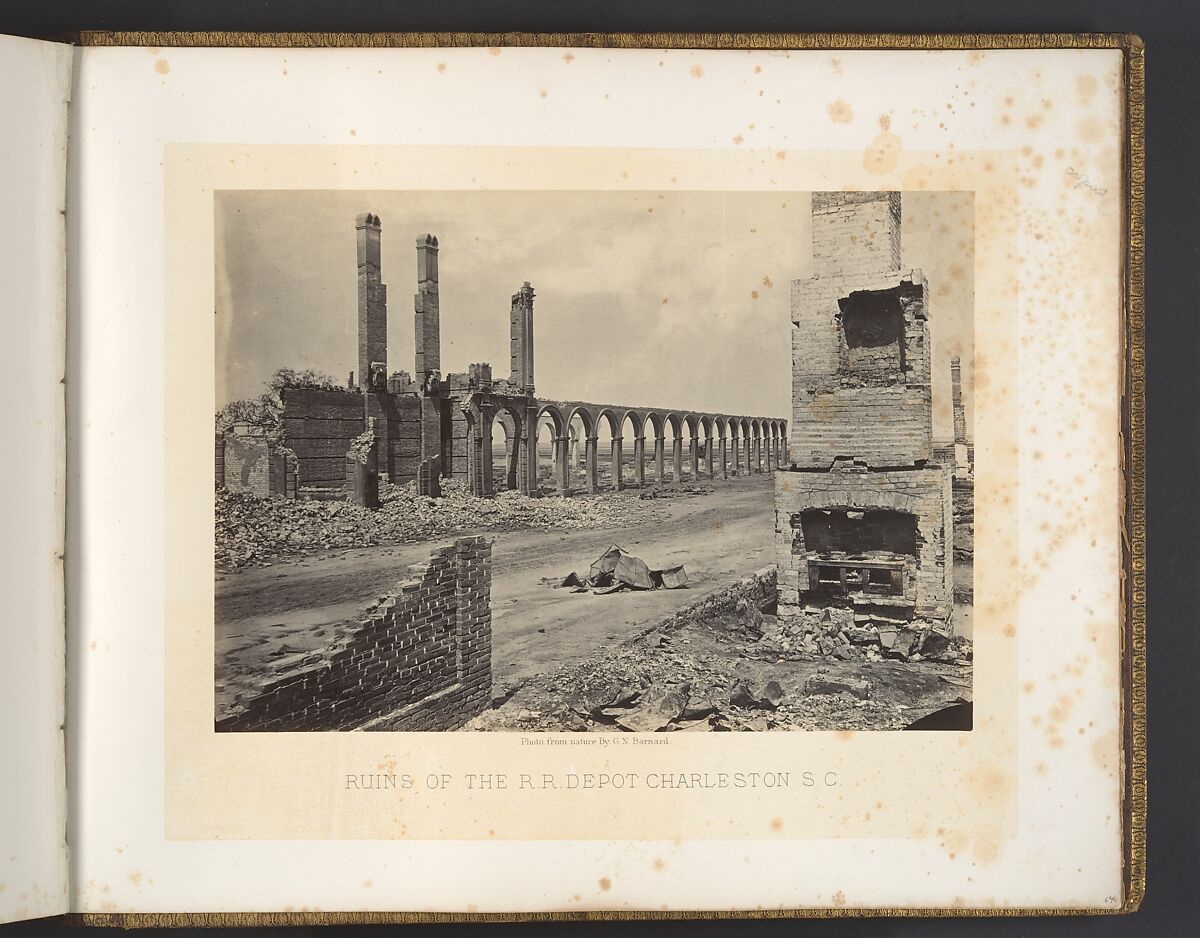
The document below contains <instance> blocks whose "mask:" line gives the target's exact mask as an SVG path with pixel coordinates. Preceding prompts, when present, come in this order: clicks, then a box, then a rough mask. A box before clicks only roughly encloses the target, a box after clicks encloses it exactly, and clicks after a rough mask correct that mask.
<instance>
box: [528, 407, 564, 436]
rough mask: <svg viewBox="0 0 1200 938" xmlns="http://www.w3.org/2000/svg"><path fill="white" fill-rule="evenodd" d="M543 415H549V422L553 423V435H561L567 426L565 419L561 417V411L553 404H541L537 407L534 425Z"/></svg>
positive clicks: (538, 422) (539, 422) (540, 420)
mask: <svg viewBox="0 0 1200 938" xmlns="http://www.w3.org/2000/svg"><path fill="white" fill-rule="evenodd" d="M543 416H547V417H549V418H550V420H551V422H552V423H553V424H554V435H555V436H562V435H563V431H564V430H565V429H566V426H567V422H566V420H564V419H563V414H562V411H561V410H559V409H558V408H557V407H556V406H555V405H554V404H543V405H542V406H541V407H540V408H538V412H537V417H536V418H534V426H538V425H540V424H541V422H542V417H543Z"/></svg>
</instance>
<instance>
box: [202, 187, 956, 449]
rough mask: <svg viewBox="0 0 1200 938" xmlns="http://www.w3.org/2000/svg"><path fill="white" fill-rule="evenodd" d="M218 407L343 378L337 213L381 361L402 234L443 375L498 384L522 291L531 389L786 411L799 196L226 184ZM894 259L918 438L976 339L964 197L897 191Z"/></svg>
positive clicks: (805, 237) (397, 330) (802, 240)
mask: <svg viewBox="0 0 1200 938" xmlns="http://www.w3.org/2000/svg"><path fill="white" fill-rule="evenodd" d="M215 202H216V204H215V211H216V218H215V221H216V268H217V269H216V287H217V289H216V306H217V308H216V314H217V362H216V368H217V373H216V378H217V405H218V406H220V405H222V404H224V403H226V402H227V401H230V400H236V399H238V398H245V397H252V396H256V395H258V394H261V393H262V391H263V384H264V382H265V381H266V379H267V378H268V377H269V376H270V375H271V374H272V373H273V372H274V371H275V370H276V369H277V368H280V367H290V368H297V369H300V368H313V369H316V370H318V371H322V372H325V373H327V374H329V375H331V376H333V377H334V378H336V379H337V380H338V381H339V382H344V381H345V379H346V376H347V374H348V372H349V371H351V370H352V369H354V368H356V367H357V357H358V354H357V342H356V330H357V325H356V322H357V299H356V258H355V232H354V219H355V216H356V215H358V214H359V213H361V212H366V211H371V212H374V213H375V214H377V215H379V216H380V218H381V221H382V228H383V234H382V238H383V281H384V283H385V284H387V287H388V367H389V370H390V371H395V370H399V369H404V370H406V371H409V372H412V371H413V312H412V294H413V292H414V291H415V289H416V251H415V248H414V242H415V239H416V237H417V235H418V234H423V233H425V232H430V233H432V234H435V235H437V237H438V240H439V243H440V247H441V251H440V254H439V260H440V289H441V330H442V372H443V374H446V373H449V372H451V371H466V370H467V366H468V364H470V363H471V362H482V361H486V362H491V364H492V371H493V374H495V375H496V376H497V377H507V375H508V310H509V306H510V301H511V296H512V294H513V293H514V292H516V290H517V289H518V288H519V287H520V286H521V283H522V281H525V280H528V281H530V282H531V283H532V284H533V287H534V290H535V291H536V293H537V299H536V300H535V302H534V328H535V354H536V360H535V365H534V375H535V380H536V385H537V392H538V395H539V396H541V397H545V398H556V399H575V400H589V401H593V402H597V403H614V404H641V405H655V406H662V407H673V408H688V409H693V410H703V411H714V412H721V413H732V414H746V415H752V416H777V417H789V416H790V410H791V344H790V338H789V336H790V332H789V330H790V320H789V312H790V309H789V305H790V281H792V280H793V279H797V278H806V277H808V275H809V269H810V252H811V237H810V226H809V196H808V193H805V192H797V193H778V192H620V191H591V192H529V191H526V192H492V191H459V192H431V191H419V192H418V191H413V192H404V191H386V192H353V191H313V192H307V191H296V190H290V191H283V190H280V191H226V192H219V193H217V195H216V200H215ZM903 212H904V215H903V230H902V237H903V263H904V266H905V267H910V268H913V267H919V268H921V269H923V270H924V271H925V274H926V276H927V277H928V279H929V283H930V289H931V291H932V298H931V302H930V307H931V315H930V328H931V332H932V335H933V349H934V352H933V354H934V377H935V382H934V401H935V411H934V432H935V435H936V436H938V437H941V438H946V437H950V436H952V435H953V434H952V424H951V414H950V403H949V395H950V376H949V373H950V365H949V361H950V356H951V355H954V354H959V355H961V356H962V357H963V383H964V396H965V398H966V402H967V419H968V427H970V425H971V420H972V417H973V407H972V406H971V394H970V391H971V386H972V384H973V382H972V380H971V376H972V371H971V361H970V359H971V348H972V333H973V322H972V316H973V305H974V282H973V264H974V255H973V241H974V201H973V197H972V195H971V193H909V194H906V195H905V197H904V205H903Z"/></svg>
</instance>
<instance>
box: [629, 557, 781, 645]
mask: <svg viewBox="0 0 1200 938" xmlns="http://www.w3.org/2000/svg"><path fill="white" fill-rule="evenodd" d="M777 580H778V573H777V569H776V566H775V564H771V565H770V566H767V567H762V568H760V569H758V570H755V571H754V572H753V573H751V574H750V575H749V576H744V577H742V578H741V579H740V580H738V581H737V582H736V583H733V584H731V585H729V586H727V587H725V588H724V589H721V590H717V591H716V592H714V593H709V594H708V595H707V596H703V597H701V598H700V599H698V600H696V601H695V602H694V603H692V604H690V605H688V606H684V607H683V608H682V609H680V610H679V611H678V612H676V613H673V614H672V615H670V616H668V617H667V618H665V619H663V620H662V621H661V622H659V623H658V624H657V625H656V626H655V627H654V629H651V631H668V632H669V631H671V630H672V629H677V628H680V627H681V626H684V625H687V624H688V623H689V622H692V621H694V620H696V619H705V618H709V617H711V616H718V615H722V614H724V613H727V612H733V611H734V610H735V609H737V604H738V601H739V600H741V599H745V600H746V601H748V602H750V603H752V604H753V605H754V606H755V607H756V608H758V609H762V608H764V607H765V606H768V605H770V604H771V603H773V602H775V596H776V584H777Z"/></svg>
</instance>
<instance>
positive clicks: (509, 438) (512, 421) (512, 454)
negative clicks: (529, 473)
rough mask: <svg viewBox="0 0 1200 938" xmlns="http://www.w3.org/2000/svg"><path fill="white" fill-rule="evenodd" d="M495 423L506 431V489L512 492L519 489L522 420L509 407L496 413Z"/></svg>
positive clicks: (504, 407) (502, 408)
mask: <svg viewBox="0 0 1200 938" xmlns="http://www.w3.org/2000/svg"><path fill="white" fill-rule="evenodd" d="M495 422H496V423H498V424H499V425H500V426H501V427H502V428H503V429H504V438H505V441H506V445H505V448H504V487H505V488H506V489H508V490H509V491H510V492H512V491H516V490H517V489H518V486H519V483H518V480H519V478H520V467H521V452H522V449H521V437H522V436H523V435H524V434H523V433H522V432H521V420H520V418H519V417H518V416H517V414H516V413H515V412H514V408H512V407H509V406H507V405H505V406H503V407H501V408H500V409H499V410H497V411H496V417H495Z"/></svg>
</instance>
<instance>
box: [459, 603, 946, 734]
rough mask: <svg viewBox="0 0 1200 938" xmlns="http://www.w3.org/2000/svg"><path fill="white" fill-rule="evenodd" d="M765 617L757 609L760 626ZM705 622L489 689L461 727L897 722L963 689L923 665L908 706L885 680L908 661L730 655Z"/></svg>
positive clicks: (724, 640)
mask: <svg viewBox="0 0 1200 938" xmlns="http://www.w3.org/2000/svg"><path fill="white" fill-rule="evenodd" d="M748 605H749V607H750V608H754V607H753V605H752V604H748ZM756 611H757V610H756ZM759 615H762V613H761V612H760V613H759ZM772 618H773V617H772V616H763V621H764V624H767V625H769V624H770V622H769V620H770V619H772ZM712 625H713V623H707V624H705V623H694V624H693V626H692V627H691V628H685V629H681V630H679V631H673V630H667V629H663V628H661V627H660V628H659V629H658V630H655V631H653V632H650V633H648V634H647V635H645V636H643V637H642V638H640V639H638V640H637V641H635V642H632V643H629V644H627V645H624V646H620V647H616V648H610V649H605V650H603V651H600V652H596V653H594V654H592V655H590V656H589V657H587V658H585V659H584V660H582V661H581V662H578V663H575V664H571V665H567V666H564V667H563V668H561V669H559V670H558V671H555V672H553V673H550V674H546V675H539V676H537V677H534V678H531V679H530V680H528V681H526V682H524V683H523V684H520V685H517V686H515V687H514V686H508V687H502V688H499V689H498V693H497V694H496V696H495V699H494V700H493V708H494V709H492V710H489V711H487V712H485V713H483V714H481V715H480V716H478V717H476V718H475V719H474V720H473V721H472V722H471V723H469V724H468V725H467V726H466V727H465V728H466V729H474V730H497V729H508V730H520V731H541V730H544V731H555V732H562V731H564V730H570V731H574V732H618V733H619V732H631V733H651V732H705V733H707V732H724V731H751V732H753V731H759V732H761V731H767V730H820V729H830V728H831V727H832V728H837V729H849V730H856V729H858V730H885V729H903V728H905V727H906V726H908V725H909V724H910V723H911V722H912V721H913V719H914V717H918V716H920V715H921V714H922V713H925V712H929V711H933V710H936V709H938V708H939V707H941V706H944V705H945V704H946V703H948V702H953V701H957V700H961V699H962V694H963V693H968V694H969V688H970V676H969V673H962V674H961V676H956V675H957V674H958V673H961V672H962V671H965V670H966V668H967V667H969V665H966V666H963V667H962V668H961V669H960V668H953V667H950V666H948V665H946V664H937V663H930V664H928V665H925V666H924V667H928V668H933V669H941V671H936V672H933V673H930V674H928V675H925V681H924V682H923V683H922V684H921V685H920V690H919V691H918V693H917V695H916V696H917V697H918V698H919V699H920V700H921V706H916V705H914V704H913V703H912V702H911V700H912V699H913V698H912V697H911V696H904V695H905V694H907V693H908V688H907V686H906V685H907V681H906V680H905V679H901V680H899V681H898V682H897V681H896V680H895V678H896V674H897V673H899V672H906V671H907V670H908V668H910V667H911V666H910V665H905V664H902V663H900V662H894V661H887V662H884V661H881V662H879V663H878V664H876V665H874V666H873V667H872V666H870V665H869V664H867V663H866V662H865V661H859V662H856V663H853V662H852V663H845V664H843V663H842V662H840V661H837V660H836V659H831V660H830V661H829V662H820V661H813V662H812V663H808V664H804V663H799V662H798V663H795V664H793V663H792V662H790V661H784V660H780V661H778V662H776V661H775V660H773V659H772V660H771V661H769V662H767V661H764V660H762V659H760V658H755V657H754V656H753V655H752V654H738V653H735V654H732V655H731V654H730V652H729V644H730V642H731V639H730V638H729V637H721V638H720V639H719V641H718V642H712V641H706V638H705V636H704V635H703V634H702V631H703V630H705V629H710V628H711V627H712ZM725 628H726V626H725V625H723V624H722V625H718V626H717V629H725ZM715 634H717V633H716V631H715V630H713V631H710V632H709V636H712V635H715ZM744 640H748V641H753V639H744ZM943 671H945V672H951V673H950V674H949V676H947V675H946V674H943V673H942V672H943ZM864 675H865V676H864ZM897 685H898V686H899V688H900V689H899V690H897ZM930 687H933V688H940V690H939V691H938V692H937V693H936V694H931V693H930ZM902 700H905V701H910V702H901V701H902Z"/></svg>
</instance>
